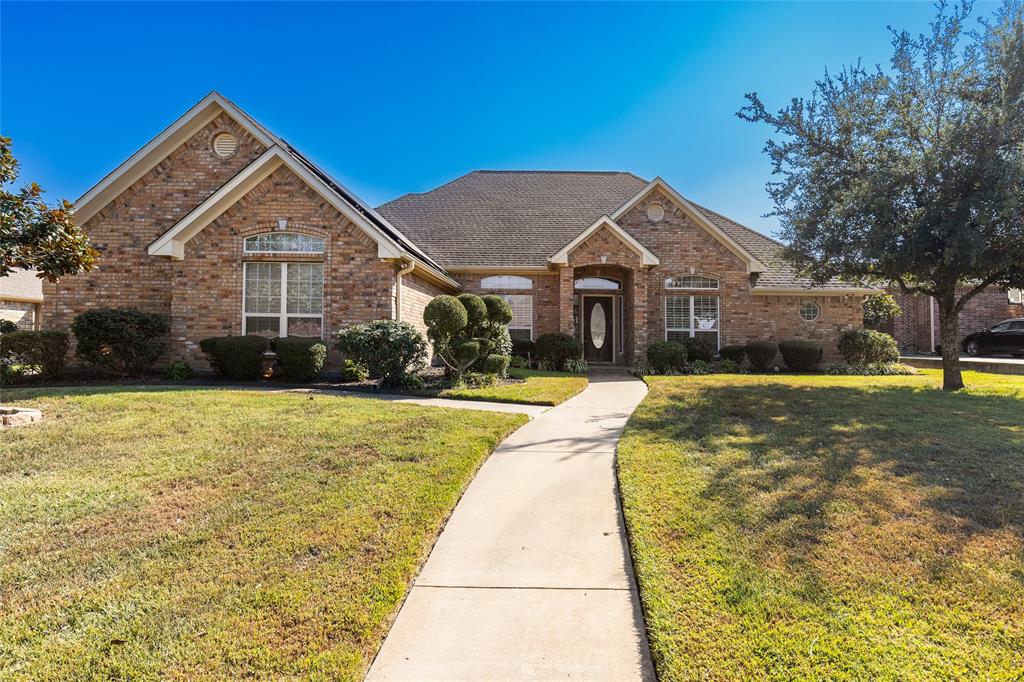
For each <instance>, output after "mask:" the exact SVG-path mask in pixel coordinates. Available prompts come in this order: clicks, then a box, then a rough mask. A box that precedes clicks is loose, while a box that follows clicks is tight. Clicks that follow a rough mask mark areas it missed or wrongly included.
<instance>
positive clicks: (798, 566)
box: [618, 371, 1024, 682]
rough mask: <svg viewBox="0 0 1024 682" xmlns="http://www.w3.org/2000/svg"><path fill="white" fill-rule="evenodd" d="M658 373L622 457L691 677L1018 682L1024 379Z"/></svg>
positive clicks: (658, 647) (668, 639) (654, 597)
mask: <svg viewBox="0 0 1024 682" xmlns="http://www.w3.org/2000/svg"><path fill="white" fill-rule="evenodd" d="M964 378H965V382H966V383H967V385H968V387H969V388H968V390H967V391H965V392H962V393H957V394H948V393H944V392H942V391H941V390H939V386H940V385H941V377H940V376H939V373H938V372H937V371H929V372H925V373H924V374H922V375H921V376H912V377H829V376H805V377H800V376H788V377H787V376H753V375H733V376H725V375H718V376H703V377H653V378H651V379H649V383H650V385H651V389H650V393H649V394H648V396H647V398H646V399H645V401H644V402H643V404H642V405H641V406H640V407H639V408H638V410H637V411H636V412H635V413H634V415H633V417H632V419H631V420H630V422H629V425H628V426H627V429H626V434H625V435H624V437H623V439H622V441H621V443H620V447H619V456H618V468H619V472H618V473H619V480H620V485H621V491H622V496H623V500H624V506H625V514H626V520H627V525H628V528H629V532H630V537H631V542H632V551H633V555H634V563H635V565H636V568H637V577H638V580H639V583H640V590H641V594H642V599H643V603H644V610H645V614H646V619H647V626H648V630H649V633H650V641H651V649H652V652H653V655H654V658H655V665H656V667H657V669H658V672H659V676H660V679H661V680H662V681H663V682H667V681H672V680H687V679H723V680H725V679H730V680H731V679H740V678H748V679H750V678H757V679H762V678H770V679H904V680H906V679H989V680H1020V679H1022V678H1024V377H1019V376H1018V377H1011V376H997V375H986V374H976V373H972V372H967V373H965V377H964Z"/></svg>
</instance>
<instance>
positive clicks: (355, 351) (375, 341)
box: [335, 296, 465, 388]
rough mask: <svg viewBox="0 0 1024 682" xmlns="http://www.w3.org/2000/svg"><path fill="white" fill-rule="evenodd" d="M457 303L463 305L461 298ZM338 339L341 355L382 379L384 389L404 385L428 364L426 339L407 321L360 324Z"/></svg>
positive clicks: (342, 331) (346, 331)
mask: <svg viewBox="0 0 1024 682" xmlns="http://www.w3.org/2000/svg"><path fill="white" fill-rule="evenodd" d="M437 298H441V297H440V296H438V297H437ZM448 298H451V297H450V296H449V297H448ZM434 300H437V299H436V298H435V299H434ZM452 300H454V299H452ZM455 304H456V305H459V307H460V308H461V307H462V306H461V304H459V303H458V301H455ZM427 307H428V308H429V307H430V306H429V305H428V306H427ZM463 312H465V309H464V308H463ZM424 317H426V315H424ZM335 339H336V340H335V348H337V349H338V350H339V351H341V353H342V355H344V356H345V357H346V358H348V359H349V360H352V361H353V362H355V363H356V364H358V365H362V366H363V367H365V368H366V370H367V372H368V374H369V376H370V378H371V379H380V385H381V386H382V387H385V388H398V387H399V386H403V385H405V384H406V383H407V382H408V379H407V376H408V375H415V374H417V373H419V372H420V371H421V370H422V369H423V367H424V365H425V364H426V356H427V342H426V341H425V340H424V339H423V335H422V334H420V333H419V332H418V331H417V330H416V328H415V327H413V326H412V325H411V324H409V323H408V322H395V321H394V320H376V321H374V322H367V323H366V324H357V325H354V326H352V327H349V328H348V329H343V330H341V331H340V332H338V334H337V336H336V337H335Z"/></svg>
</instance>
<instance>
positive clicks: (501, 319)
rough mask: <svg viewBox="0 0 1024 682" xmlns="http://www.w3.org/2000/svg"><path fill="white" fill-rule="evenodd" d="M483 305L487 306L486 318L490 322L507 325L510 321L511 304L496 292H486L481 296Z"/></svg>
mask: <svg viewBox="0 0 1024 682" xmlns="http://www.w3.org/2000/svg"><path fill="white" fill-rule="evenodd" d="M483 301H484V305H485V306H487V319H488V320H490V321H491V323H492V324H505V325H507V324H508V323H509V322H511V321H512V306H510V305H509V304H508V301H506V300H505V299H504V298H502V297H501V296H498V295H497V294H487V295H486V296H484V297H483Z"/></svg>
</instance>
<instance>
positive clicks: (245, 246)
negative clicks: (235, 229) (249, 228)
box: [242, 232, 325, 256]
mask: <svg viewBox="0 0 1024 682" xmlns="http://www.w3.org/2000/svg"><path fill="white" fill-rule="evenodd" d="M268 234H269V235H286V234H287V235H292V234H296V235H299V236H300V237H308V238H309V239H316V240H317V241H319V242H320V250H319V251H274V250H273V249H266V250H255V249H250V248H249V240H250V239H252V238H254V237H262V236H264V235H268ZM324 248H325V245H324V240H323V239H321V238H320V237H314V236H313V235H311V234H303V233H302V232H260V233H259V234H250V235H248V236H246V237H244V238H243V239H242V253H252V254H259V255H267V254H271V255H278V256H310V255H313V256H317V255H323V253H324Z"/></svg>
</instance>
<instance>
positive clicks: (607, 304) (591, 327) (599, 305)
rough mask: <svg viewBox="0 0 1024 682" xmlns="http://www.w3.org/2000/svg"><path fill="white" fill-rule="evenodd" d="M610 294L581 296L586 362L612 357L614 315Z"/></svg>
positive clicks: (607, 360)
mask: <svg viewBox="0 0 1024 682" xmlns="http://www.w3.org/2000/svg"><path fill="white" fill-rule="evenodd" d="M612 300H613V299H612V297H611V296H584V297H583V357H584V359H586V361H587V362H612V361H613V359H614V355H613V352H614V345H615V343H614V336H613V335H614V330H615V324H614V321H615V320H614V317H613V310H612Z"/></svg>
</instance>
